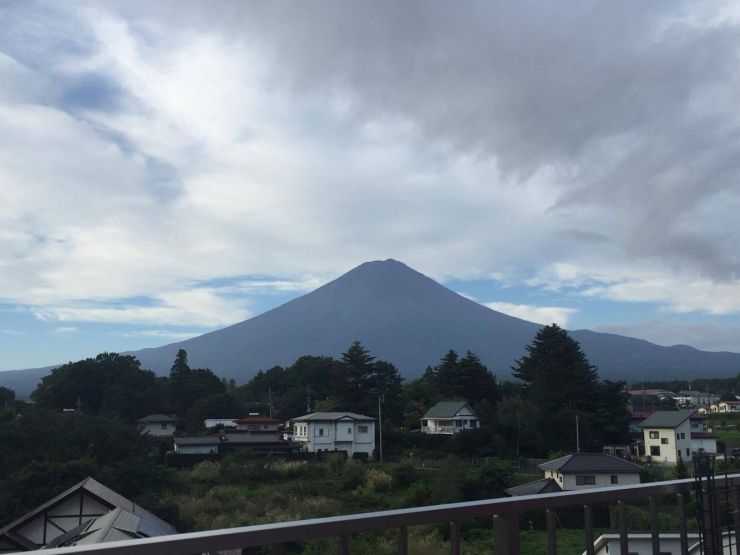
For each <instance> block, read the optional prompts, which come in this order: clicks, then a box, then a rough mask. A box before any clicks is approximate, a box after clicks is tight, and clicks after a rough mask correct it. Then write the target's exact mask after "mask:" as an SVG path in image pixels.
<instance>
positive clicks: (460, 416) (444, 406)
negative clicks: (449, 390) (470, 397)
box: [421, 401, 480, 434]
mask: <svg viewBox="0 0 740 555" xmlns="http://www.w3.org/2000/svg"><path fill="white" fill-rule="evenodd" d="M479 427H480V419H479V418H478V415H477V414H476V413H475V411H474V410H473V409H472V408H470V405H469V404H468V403H467V402H466V401H440V402H439V403H437V404H436V405H434V406H433V407H432V408H430V409H429V410H428V411H427V412H426V413H425V414H424V416H422V418H421V431H422V433H425V434H456V433H458V432H462V431H463V430H474V429H476V428H479Z"/></svg>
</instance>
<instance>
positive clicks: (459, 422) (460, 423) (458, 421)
mask: <svg viewBox="0 0 740 555" xmlns="http://www.w3.org/2000/svg"><path fill="white" fill-rule="evenodd" d="M462 425H463V423H462V420H455V427H457V428H460V427H462Z"/></svg>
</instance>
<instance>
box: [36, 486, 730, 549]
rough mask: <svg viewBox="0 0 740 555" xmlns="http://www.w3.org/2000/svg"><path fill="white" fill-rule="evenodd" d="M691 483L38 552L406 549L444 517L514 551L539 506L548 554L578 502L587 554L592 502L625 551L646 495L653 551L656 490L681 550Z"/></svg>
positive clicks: (454, 537) (453, 529) (455, 536)
mask: <svg viewBox="0 0 740 555" xmlns="http://www.w3.org/2000/svg"><path fill="white" fill-rule="evenodd" d="M715 485H716V487H717V488H720V487H721V488H725V491H732V492H733V493H735V494H737V493H738V491H740V474H734V475H731V476H728V477H726V478H725V477H716V479H715ZM696 487H697V486H696V481H695V480H693V479H686V480H672V481H666V482H653V483H648V484H637V485H629V486H614V487H608V488H593V489H585V490H579V491H569V492H561V493H550V494H540V495H527V496H521V497H506V498H498V499H487V500H482V501H469V502H465V503H451V504H446V505H433V506H428V507H415V508H411V509H397V510H391V511H378V512H372V513H361V514H352V515H343V516H336V517H329V518H316V519H310V520H299V521H294V522H280V523H275V524H261V525H257V526H246V527H241V528H228V529H224V530H209V531H206V532H193V533H188V534H176V535H172V536H161V537H155V538H145V539H138V540H126V541H120V542H112V543H106V544H96V545H85V546H77V547H68V548H56V549H48V550H44V551H43V553H44V554H45V555H67V554H74V553H96V554H98V553H99V554H100V555H154V554H167V555H180V554H182V555H186V554H193V553H207V552H211V553H212V552H217V551H221V550H230V549H240V548H245V547H252V546H270V552H271V553H280V552H281V551H282V547H281V546H282V544H284V543H287V542H300V541H304V540H311V539H317V538H331V537H336V538H337V552H338V553H339V554H340V555H345V554H348V553H349V537H350V536H351V535H354V534H362V533H363V532H370V531H381V530H396V531H397V538H398V539H397V542H398V553H399V554H400V555H405V554H406V553H407V551H408V527H409V526H418V525H425V524H439V523H442V522H446V523H449V525H450V553H451V554H452V555H459V553H460V546H461V534H460V530H461V522H462V521H464V520H467V519H471V518H492V519H493V536H494V537H493V538H492V541H493V543H494V545H495V553H496V555H518V554H519V551H520V544H519V515H521V514H522V513H524V512H529V511H536V510H542V511H545V512H546V516H547V518H546V522H547V538H548V554H551V555H554V554H555V553H556V552H557V530H556V527H555V513H554V509H557V508H562V507H572V506H580V507H582V508H583V511H584V527H583V534H584V549H585V551H586V553H587V554H593V552H594V530H593V506H594V505H616V506H617V514H618V521H619V525H618V532H619V536H620V552H621V554H624V555H626V554H627V553H628V543H627V542H628V530H627V527H626V524H625V522H626V519H625V502H627V501H634V500H641V499H647V500H649V506H650V520H651V530H650V531H649V532H650V534H651V538H652V552H653V553H655V554H658V553H660V531H659V529H658V516H657V509H656V507H657V502H658V500H659V499H660V498H664V497H666V496H676V510H677V512H678V515H677V516H678V517H679V518H678V521H679V526H680V530H679V536H680V540H681V553H682V554H684V555H686V554H688V552H689V551H688V549H689V544H688V536H687V532H688V530H687V513H686V507H685V500H684V497H685V496H684V495H682V494H686V493H690V492H692V491H694V490H695V489H696ZM713 487H714V486H713ZM734 517H735V520H734V530H735V531H737V530H738V529H739V528H740V508H738V507H736V510H735V511H734ZM699 525H700V527H701V525H702V523H701V519H700V523H699ZM719 549H720V551H709V550H707V546H706V545H705V547H704V551H703V552H704V553H705V554H706V553H715V552H716V553H721V552H722V551H721V547H719Z"/></svg>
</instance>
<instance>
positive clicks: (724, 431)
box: [706, 413, 740, 450]
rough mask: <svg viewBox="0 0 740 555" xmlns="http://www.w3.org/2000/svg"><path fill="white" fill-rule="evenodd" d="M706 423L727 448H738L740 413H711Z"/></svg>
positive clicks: (739, 442)
mask: <svg viewBox="0 0 740 555" xmlns="http://www.w3.org/2000/svg"><path fill="white" fill-rule="evenodd" d="M706 425H707V426H711V427H712V428H713V430H714V433H716V434H717V436H718V437H719V441H721V442H723V443H724V444H725V446H726V447H727V449H728V450H730V449H734V448H740V414H727V413H722V414H712V415H709V416H708V417H707V420H706Z"/></svg>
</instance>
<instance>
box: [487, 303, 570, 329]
mask: <svg viewBox="0 0 740 555" xmlns="http://www.w3.org/2000/svg"><path fill="white" fill-rule="evenodd" d="M483 304H484V305H485V306H487V307H488V308H490V309H492V310H496V311H498V312H503V313H504V314H508V315H509V316H514V317H516V318H521V319H522V320H528V321H530V322H536V323H538V324H543V325H549V324H553V323H554V324H558V325H559V326H561V327H567V325H568V320H569V318H570V317H571V315H573V314H575V313H576V312H578V310H577V309H575V308H566V307H562V306H535V305H531V304H512V303H502V302H492V303H483Z"/></svg>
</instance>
